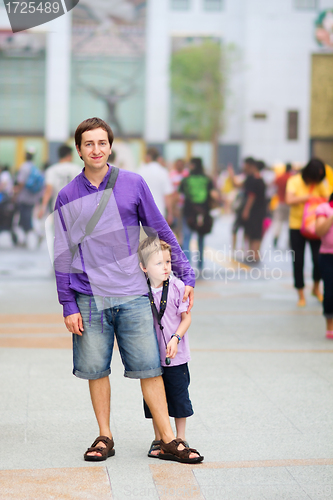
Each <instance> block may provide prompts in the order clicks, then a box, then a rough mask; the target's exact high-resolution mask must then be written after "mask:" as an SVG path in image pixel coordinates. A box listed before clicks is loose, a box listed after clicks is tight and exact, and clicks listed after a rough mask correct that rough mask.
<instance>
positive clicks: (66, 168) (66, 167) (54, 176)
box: [38, 144, 82, 218]
mask: <svg viewBox="0 0 333 500" xmlns="http://www.w3.org/2000/svg"><path fill="white" fill-rule="evenodd" d="M58 157H59V162H58V163H55V164H54V165H51V166H50V167H48V168H47V169H46V171H45V190H44V193H43V199H42V204H41V207H40V209H39V212H38V218H42V217H43V216H44V215H45V212H46V209H47V207H48V206H49V204H50V205H51V210H54V204H55V201H56V199H57V196H58V193H59V191H61V189H62V188H64V187H65V186H66V185H67V184H68V183H69V182H70V181H72V180H73V179H74V177H76V176H77V175H79V174H80V173H81V170H82V169H81V167H79V166H78V165H76V164H75V163H73V162H72V159H73V150H72V148H71V147H69V146H67V144H62V145H61V146H60V147H59V149H58Z"/></svg>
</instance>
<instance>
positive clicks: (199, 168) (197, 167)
mask: <svg viewBox="0 0 333 500" xmlns="http://www.w3.org/2000/svg"><path fill="white" fill-rule="evenodd" d="M190 163H191V165H193V168H192V169H191V172H190V173H191V174H192V175H200V174H204V167H203V164H202V159H201V158H199V157H195V158H191V159H190Z"/></svg>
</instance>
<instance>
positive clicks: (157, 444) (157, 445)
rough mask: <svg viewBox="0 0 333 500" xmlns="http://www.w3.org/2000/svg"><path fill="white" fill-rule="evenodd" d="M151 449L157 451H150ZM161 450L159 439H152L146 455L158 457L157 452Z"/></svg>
mask: <svg viewBox="0 0 333 500" xmlns="http://www.w3.org/2000/svg"><path fill="white" fill-rule="evenodd" d="M153 451H158V453H152V452H153ZM160 451H161V441H157V440H156V441H152V443H151V445H150V448H149V451H148V457H150V458H159V454H160Z"/></svg>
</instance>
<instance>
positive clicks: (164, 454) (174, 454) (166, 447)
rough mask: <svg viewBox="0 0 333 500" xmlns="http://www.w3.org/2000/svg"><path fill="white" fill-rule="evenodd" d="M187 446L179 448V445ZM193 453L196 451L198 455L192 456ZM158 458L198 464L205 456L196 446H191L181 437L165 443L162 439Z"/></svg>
mask: <svg viewBox="0 0 333 500" xmlns="http://www.w3.org/2000/svg"><path fill="white" fill-rule="evenodd" d="M180 444H182V445H183V446H185V448H184V449H182V450H179V449H178V447H179V445H180ZM191 453H196V454H197V455H198V456H197V457H193V458H190V455H191ZM158 458H160V459H161V460H172V461H173V462H180V463H182V464H198V463H199V462H202V461H203V459H204V457H203V456H202V455H200V453H199V452H198V451H197V450H195V449H194V448H189V447H188V446H186V443H185V442H184V441H183V440H182V439H180V438H177V439H174V440H173V441H171V442H170V443H164V442H163V441H162V440H161V453H160V454H159V456H158Z"/></svg>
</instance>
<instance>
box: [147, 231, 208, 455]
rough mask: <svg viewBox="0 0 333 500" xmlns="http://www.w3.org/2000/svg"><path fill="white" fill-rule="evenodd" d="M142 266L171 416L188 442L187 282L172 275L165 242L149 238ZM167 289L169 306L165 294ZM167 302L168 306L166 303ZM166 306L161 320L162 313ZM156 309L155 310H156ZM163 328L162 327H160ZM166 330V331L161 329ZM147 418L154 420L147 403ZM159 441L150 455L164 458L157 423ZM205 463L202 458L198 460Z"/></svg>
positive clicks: (189, 413)
mask: <svg viewBox="0 0 333 500" xmlns="http://www.w3.org/2000/svg"><path fill="white" fill-rule="evenodd" d="M139 259H140V267H141V269H142V271H144V273H146V276H147V277H148V285H149V288H150V291H151V294H152V295H151V302H153V303H152V309H153V316H154V325H155V330H156V335H157V340H158V345H159V350H160V357H161V365H162V366H163V370H164V373H163V380H164V385H165V393H166V398H167V403H168V410H169V415H170V416H171V417H174V418H175V425H176V430H177V438H180V439H182V440H183V441H185V426H186V418H187V417H190V416H191V415H193V409H192V404H191V401H190V398H189V393H188V386H189V384H190V375H189V370H188V366H187V362H188V361H190V349H189V342H188V335H187V330H188V328H189V326H190V324H191V315H190V313H187V312H186V311H187V307H188V301H187V302H182V298H183V294H184V286H185V285H184V283H183V282H182V281H181V280H179V279H178V278H176V277H175V276H173V275H170V274H171V247H170V245H168V244H167V243H165V241H162V240H159V239H158V238H154V237H149V238H146V239H145V240H144V241H142V242H141V243H140V246H139ZM165 288H167V297H166V304H165V302H164V300H165V294H166V290H165ZM163 302H164V304H163ZM161 306H162V309H163V307H164V306H166V307H165V312H164V314H163V316H162V318H161V319H159V318H158V315H159V313H161ZM154 307H155V310H154ZM160 325H161V326H160ZM161 327H162V328H161ZM144 410H145V416H146V418H152V416H151V413H150V411H149V408H148V406H147V404H146V403H145V402H144ZM153 426H154V431H155V440H154V441H153V442H152V444H151V446H150V449H149V452H148V456H149V457H152V458H160V450H161V448H160V439H161V436H160V434H159V432H158V429H157V427H156V425H155V422H154V420H153ZM201 460H203V457H201V456H200V455H199V457H198V461H201Z"/></svg>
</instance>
